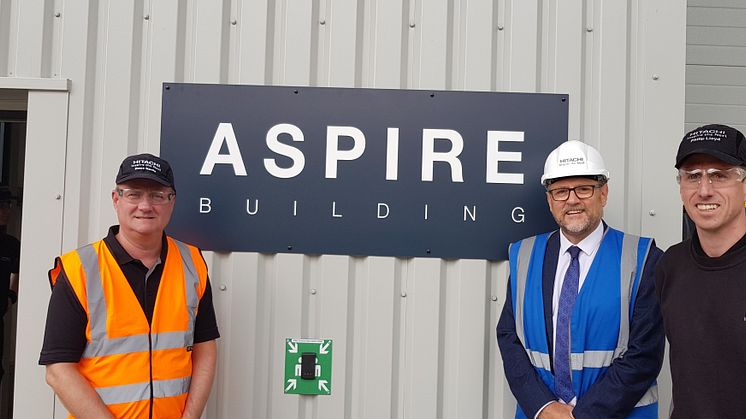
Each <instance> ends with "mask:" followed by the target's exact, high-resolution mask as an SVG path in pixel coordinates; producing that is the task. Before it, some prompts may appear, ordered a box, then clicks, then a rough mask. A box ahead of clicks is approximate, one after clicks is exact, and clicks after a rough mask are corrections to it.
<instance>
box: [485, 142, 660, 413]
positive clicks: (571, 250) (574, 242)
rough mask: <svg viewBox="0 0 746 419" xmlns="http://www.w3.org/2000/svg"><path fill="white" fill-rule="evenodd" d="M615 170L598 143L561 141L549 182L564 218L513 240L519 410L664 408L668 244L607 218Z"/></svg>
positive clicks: (510, 361)
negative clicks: (661, 381)
mask: <svg viewBox="0 0 746 419" xmlns="http://www.w3.org/2000/svg"><path fill="white" fill-rule="evenodd" d="M608 180H609V172H608V170H607V169H606V166H605V164H604V161H603V159H602V158H601V155H600V154H599V152H598V151H597V150H596V149H594V148H593V147H591V146H589V145H587V144H584V143H582V142H580V141H567V142H565V143H563V144H562V145H560V146H559V147H557V148H556V149H555V150H554V151H552V153H551V154H549V157H547V160H546V162H545V164H544V174H543V175H542V177H541V182H542V184H543V185H544V187H545V188H546V190H547V192H546V196H547V203H548V204H549V209H550V211H551V212H552V215H553V216H554V219H555V220H556V221H557V224H558V225H559V227H560V228H559V230H558V231H553V232H549V233H545V234H540V235H537V236H534V237H529V238H526V239H523V240H520V241H518V242H516V243H513V244H512V245H511V246H510V250H509V257H510V279H509V280H508V293H507V298H506V301H505V305H504V307H503V312H502V315H501V316H500V321H499V323H498V325H497V342H498V345H499V346H500V353H501V354H502V358H503V365H504V368H505V377H506V378H507V381H508V384H509V385H510V389H511V391H512V392H513V395H514V396H515V398H516V400H517V401H518V408H517V411H516V418H534V419H536V418H540V419H551V418H577V419H582V418H593V419H601V418H657V417H658V391H657V387H656V383H655V379H656V377H657V376H658V373H659V372H660V369H661V364H662V363H663V351H664V345H665V338H664V334H663V327H662V323H661V315H660V309H659V307H658V304H657V301H656V298H655V291H654V277H653V269H654V267H655V264H656V263H657V261H658V259H659V258H660V256H661V254H662V252H661V250H660V249H658V248H657V247H656V246H655V242H654V241H653V240H652V239H650V238H645V237H638V236H633V235H629V234H625V233H623V232H621V231H618V230H615V229H613V228H611V227H609V226H608V225H607V224H606V223H605V222H603V221H602V219H601V218H602V216H603V208H604V206H606V200H607V198H608V192H609V187H608V184H607V182H608Z"/></svg>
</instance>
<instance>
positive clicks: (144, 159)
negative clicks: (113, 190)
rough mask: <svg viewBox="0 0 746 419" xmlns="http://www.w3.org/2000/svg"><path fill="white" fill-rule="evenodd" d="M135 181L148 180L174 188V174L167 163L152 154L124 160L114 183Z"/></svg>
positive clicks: (137, 155)
mask: <svg viewBox="0 0 746 419" xmlns="http://www.w3.org/2000/svg"><path fill="white" fill-rule="evenodd" d="M135 179H148V180H152V181H154V182H158V183H160V184H161V185H163V186H169V187H171V188H172V189H173V190H176V187H175V186H174V172H173V171H172V170H171V165H170V164H168V162H167V161H165V160H163V159H162V158H160V157H157V156H154V155H152V154H147V153H145V154H135V155H134V156H129V157H127V158H125V159H124V161H123V162H122V164H121V165H120V166H119V173H117V179H116V183H117V185H119V184H120V183H124V182H128V181H130V180H135Z"/></svg>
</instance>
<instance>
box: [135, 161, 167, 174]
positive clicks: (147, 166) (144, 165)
mask: <svg viewBox="0 0 746 419" xmlns="http://www.w3.org/2000/svg"><path fill="white" fill-rule="evenodd" d="M130 167H131V168H133V169H135V170H148V171H150V172H156V171H157V172H160V171H161V165H160V163H157V162H154V161H152V160H142V159H140V160H132V165H131V166H130Z"/></svg>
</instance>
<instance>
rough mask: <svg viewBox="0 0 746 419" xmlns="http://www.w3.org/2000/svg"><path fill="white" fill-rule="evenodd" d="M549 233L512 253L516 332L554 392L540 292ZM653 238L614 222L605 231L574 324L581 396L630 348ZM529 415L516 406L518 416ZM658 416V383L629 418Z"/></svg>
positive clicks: (575, 386)
mask: <svg viewBox="0 0 746 419" xmlns="http://www.w3.org/2000/svg"><path fill="white" fill-rule="evenodd" d="M551 234H552V233H546V234H542V235H539V236H534V237H529V238H526V239H523V240H521V241H519V242H516V243H513V244H511V245H510V250H509V255H510V278H511V284H512V286H511V293H512V299H513V310H514V313H513V314H514V316H515V320H516V334H517V335H518V338H519V339H520V340H521V342H523V346H524V347H525V348H526V353H527V354H528V357H529V359H530V360H531V363H532V364H533V366H534V368H535V369H536V372H537V374H539V376H540V377H541V379H542V381H544V384H546V385H547V387H548V388H549V389H550V390H551V391H552V392H554V375H553V374H552V366H551V364H550V361H549V359H550V358H549V343H548V342H547V336H546V330H547V327H546V322H545V319H544V299H543V297H542V276H543V272H542V271H543V266H544V254H545V252H546V248H547V240H548V239H549V236H550V235H551ZM651 243H652V240H651V239H649V238H645V237H637V236H632V235H629V234H624V233H622V232H621V231H618V230H614V229H612V228H607V229H606V232H605V233H604V237H603V239H602V240H601V245H600V247H599V249H598V251H597V252H596V256H595V257H594V259H593V262H592V264H591V267H590V269H589V271H588V274H587V276H586V278H585V281H584V282H583V286H582V288H581V289H580V292H579V293H578V298H577V300H576V302H575V307H574V309H573V314H572V319H571V324H570V339H571V363H572V384H573V389H574V390H575V394H576V395H577V397H578V400H580V399H581V398H582V397H583V395H584V394H585V393H586V392H587V391H588V389H589V388H590V387H591V385H593V383H595V382H596V381H598V380H599V379H600V378H601V377H602V376H603V375H604V373H605V372H606V370H607V369H608V368H609V366H610V365H611V363H612V362H613V361H614V360H615V359H617V358H619V357H621V356H623V355H624V353H625V352H627V344H628V341H629V322H630V319H631V318H632V310H633V308H634V305H635V298H636V296H637V290H638V286H639V284H640V278H641V276H642V270H643V267H644V266H645V260H646V259H647V257H648V252H649V251H650V246H651ZM617 326H618V327H617ZM525 417H526V415H525V414H524V413H523V411H522V410H521V408H520V406H518V408H517V411H516V418H525ZM657 417H658V388H657V386H656V384H655V383H654V384H653V385H652V386H651V387H650V388H649V389H648V391H647V392H646V393H645V395H644V396H643V397H642V399H641V400H640V401H639V402H638V403H637V405H636V406H635V409H634V410H633V411H632V412H631V413H630V415H629V416H628V418H657Z"/></svg>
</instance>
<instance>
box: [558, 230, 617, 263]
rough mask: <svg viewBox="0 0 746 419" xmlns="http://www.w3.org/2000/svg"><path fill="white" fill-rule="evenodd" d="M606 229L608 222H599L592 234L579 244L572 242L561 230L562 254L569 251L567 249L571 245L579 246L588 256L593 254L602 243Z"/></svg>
mask: <svg viewBox="0 0 746 419" xmlns="http://www.w3.org/2000/svg"><path fill="white" fill-rule="evenodd" d="M605 229H606V224H605V223H604V222H600V223H598V227H596V229H595V230H593V231H592V232H591V234H589V235H588V236H587V237H586V238H584V239H583V240H581V241H580V243H578V244H572V243H571V242H570V240H568V239H567V237H565V234H564V233H562V231H560V253H559V254H560V256H562V255H564V254H565V252H567V249H569V248H570V246H578V247H579V248H580V250H581V251H582V252H583V253H585V254H586V256H591V255H592V254H594V253H595V252H596V250H597V249H598V247H599V246H600V245H601V239H603V237H604V230H605Z"/></svg>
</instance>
